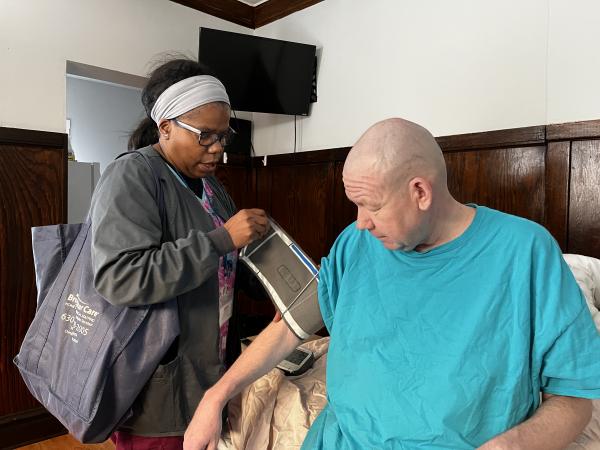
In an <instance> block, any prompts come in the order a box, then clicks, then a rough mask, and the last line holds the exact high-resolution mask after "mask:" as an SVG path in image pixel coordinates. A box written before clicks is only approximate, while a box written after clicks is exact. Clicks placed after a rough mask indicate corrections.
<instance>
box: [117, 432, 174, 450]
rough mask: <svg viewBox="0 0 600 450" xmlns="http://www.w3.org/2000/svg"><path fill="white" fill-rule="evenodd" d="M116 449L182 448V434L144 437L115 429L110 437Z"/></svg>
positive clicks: (155, 449)
mask: <svg viewBox="0 0 600 450" xmlns="http://www.w3.org/2000/svg"><path fill="white" fill-rule="evenodd" d="M110 440H111V441H113V442H114V444H115V445H116V447H117V449H116V450H182V449H183V436H164V437H146V436H135V435H133V434H129V433H124V432H122V431H115V432H114V433H113V435H112V436H111V437H110Z"/></svg>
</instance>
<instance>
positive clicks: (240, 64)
mask: <svg viewBox="0 0 600 450" xmlns="http://www.w3.org/2000/svg"><path fill="white" fill-rule="evenodd" d="M315 55H316V47H315V46H314V45H307V44H300V43H297V42H289V41H282V40H278V39H268V38H263V37H258V36H251V35H247V34H240V33H231V32H228V31H221V30H214V29H211V28H204V27H201V28H200V48H199V52H198V59H199V60H200V61H201V62H202V63H204V64H205V65H207V66H208V67H209V68H210V69H211V70H212V72H213V73H214V75H215V76H216V77H217V78H219V79H220V80H221V81H222V82H223V84H224V85H225V88H226V89H227V92H228V94H229V98H230V101H231V106H232V108H233V109H236V110H238V111H251V112H263V113H274V114H292V115H308V113H309V105H310V102H311V93H312V91H313V75H314V73H315V62H316V58H315Z"/></svg>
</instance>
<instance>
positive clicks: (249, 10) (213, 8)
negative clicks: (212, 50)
mask: <svg viewBox="0 0 600 450" xmlns="http://www.w3.org/2000/svg"><path fill="white" fill-rule="evenodd" d="M171 1H172V2H174V3H179V4H180V5H183V6H187V7H189V8H192V9H195V10H196V11H200V12H203V13H206V14H210V15H211V16H214V17H218V18H219V19H223V20H227V21H228V22H232V23H237V24H238V25H241V26H243V27H246V28H252V29H255V28H258V27H262V26H263V25H267V24H269V23H271V22H275V21H276V20H279V19H282V18H284V17H286V16H289V15H290V14H293V13H295V12H297V11H300V10H303V9H306V8H308V7H309V6H312V5H315V4H317V3H320V2H322V1H323V0H267V1H266V2H264V3H261V4H260V5H258V6H250V5H247V4H246V3H243V2H240V1H238V0H171Z"/></svg>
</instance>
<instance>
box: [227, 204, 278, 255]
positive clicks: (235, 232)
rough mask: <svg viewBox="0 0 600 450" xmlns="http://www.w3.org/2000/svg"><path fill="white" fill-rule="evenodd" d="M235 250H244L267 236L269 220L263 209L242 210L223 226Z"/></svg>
mask: <svg viewBox="0 0 600 450" xmlns="http://www.w3.org/2000/svg"><path fill="white" fill-rule="evenodd" d="M223 226H224V227H225V229H226V230H227V232H228V233H229V235H230V236H231V240H232V241H233V245H235V248H242V247H244V246H246V245H248V244H250V243H251V242H253V241H255V240H256V239H258V238H260V237H262V236H264V235H265V233H266V232H267V231H268V230H269V219H267V214H266V213H265V212H264V211H263V210H262V209H242V210H241V211H240V212H238V213H237V214H236V215H235V216H233V217H232V218H231V219H229V220H228V221H227V222H225V225H223Z"/></svg>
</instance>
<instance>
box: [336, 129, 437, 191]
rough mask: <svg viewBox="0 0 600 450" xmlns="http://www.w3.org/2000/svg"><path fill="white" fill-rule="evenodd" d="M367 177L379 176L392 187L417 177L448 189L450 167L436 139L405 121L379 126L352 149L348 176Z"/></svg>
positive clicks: (345, 168)
mask: <svg viewBox="0 0 600 450" xmlns="http://www.w3.org/2000/svg"><path fill="white" fill-rule="evenodd" d="M363 175H366V176H369V177H376V178H378V179H380V180H381V182H383V183H384V185H385V186H389V187H393V186H398V183H400V184H402V183H406V182H407V181H409V180H410V179H412V178H414V177H422V178H424V179H426V180H428V181H429V182H430V183H431V184H432V186H443V187H444V188H445V186H446V164H445V162H444V157H443V155H442V151H441V150H440V147H439V146H438V144H437V142H436V141H435V139H434V137H433V136H432V135H431V133H429V131H427V130H426V129H425V128H423V127H422V126H420V125H417V124H416V123H413V122H409V121H408V120H404V119H396V118H394V119H387V120H383V121H381V122H378V123H376V124H375V125H373V126H372V127H370V128H369V129H368V130H367V131H366V132H365V133H364V134H363V135H362V136H361V137H360V139H359V140H358V142H357V143H356V144H355V145H354V147H352V150H350V153H349V154H348V157H347V158H346V162H345V164H344V177H347V176H352V177H355V176H363Z"/></svg>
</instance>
